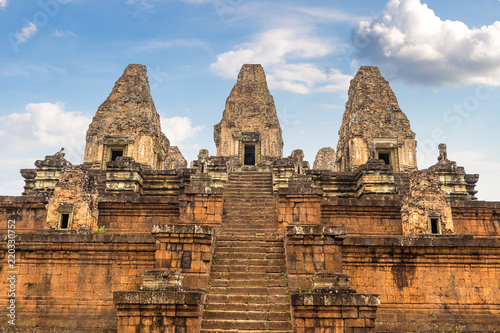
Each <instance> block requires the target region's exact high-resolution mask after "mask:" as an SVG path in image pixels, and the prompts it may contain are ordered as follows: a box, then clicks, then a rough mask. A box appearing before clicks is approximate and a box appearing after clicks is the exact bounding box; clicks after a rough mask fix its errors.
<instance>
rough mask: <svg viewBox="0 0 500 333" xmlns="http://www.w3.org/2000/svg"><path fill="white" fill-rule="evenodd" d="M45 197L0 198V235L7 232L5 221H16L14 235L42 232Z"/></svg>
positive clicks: (45, 213) (45, 217)
mask: <svg viewBox="0 0 500 333" xmlns="http://www.w3.org/2000/svg"><path fill="white" fill-rule="evenodd" d="M47 203H48V199H47V197H33V196H23V197H7V196H0V221H3V222H2V223H0V233H6V232H7V221H8V220H15V221H16V233H18V234H22V233H31V232H35V231H38V230H42V229H43V228H44V227H45V221H46V219H47V207H46V206H47Z"/></svg>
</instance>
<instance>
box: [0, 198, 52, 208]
mask: <svg viewBox="0 0 500 333" xmlns="http://www.w3.org/2000/svg"><path fill="white" fill-rule="evenodd" d="M48 202H49V199H48V198H47V197H46V196H34V195H33V196H32V195H23V196H21V195H20V196H0V207H9V206H14V205H16V204H47V203H48Z"/></svg>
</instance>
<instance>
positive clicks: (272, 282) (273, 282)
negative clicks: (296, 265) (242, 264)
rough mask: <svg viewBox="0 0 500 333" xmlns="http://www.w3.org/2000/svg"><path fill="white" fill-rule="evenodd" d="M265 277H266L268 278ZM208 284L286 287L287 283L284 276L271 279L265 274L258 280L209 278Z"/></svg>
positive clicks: (243, 286) (212, 285)
mask: <svg viewBox="0 0 500 333" xmlns="http://www.w3.org/2000/svg"><path fill="white" fill-rule="evenodd" d="M266 278H268V280H267V279H266ZM210 285H211V287H225V288H248V287H250V288H255V287H266V288H277V287H279V288H286V287H287V285H288V284H287V281H286V278H285V277H280V278H277V279H271V278H269V276H266V277H265V278H264V279H260V280H225V279H210Z"/></svg>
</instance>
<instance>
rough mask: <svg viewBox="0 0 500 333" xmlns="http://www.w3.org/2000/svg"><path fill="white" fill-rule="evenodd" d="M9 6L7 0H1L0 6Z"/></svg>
mask: <svg viewBox="0 0 500 333" xmlns="http://www.w3.org/2000/svg"><path fill="white" fill-rule="evenodd" d="M6 6H7V0H0V8H5V7H6Z"/></svg>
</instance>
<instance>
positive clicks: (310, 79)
mask: <svg viewBox="0 0 500 333" xmlns="http://www.w3.org/2000/svg"><path fill="white" fill-rule="evenodd" d="M334 51H335V49H334V47H333V40H330V39H326V38H321V37H318V36H315V35H314V33H313V32H312V31H311V29H307V28H304V27H301V28H300V29H292V28H274V29H270V30H267V31H265V32H263V33H261V34H259V35H258V36H256V37H255V38H254V40H253V41H251V42H248V43H244V44H240V45H238V46H236V47H235V48H234V49H233V50H232V51H229V52H226V53H222V54H219V55H218V56H217V61H216V62H214V63H212V64H211V65H210V68H211V70H212V71H213V72H215V73H216V74H217V75H219V76H221V77H224V78H229V79H234V78H236V77H237V74H238V71H239V70H240V68H241V66H242V65H243V64H246V63H259V64H262V66H263V67H264V70H265V71H266V74H267V79H268V83H269V87H270V88H272V89H273V88H274V89H282V90H288V91H291V92H294V93H300V94H307V93H310V92H312V91H313V90H315V89H317V90H327V91H346V90H347V87H348V84H349V80H350V76H347V75H343V74H342V73H340V71H338V70H336V69H331V68H320V67H318V66H316V65H314V64H312V63H309V62H308V61H311V60H314V59H317V58H321V57H324V56H327V55H329V54H331V53H333V52H334Z"/></svg>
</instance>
